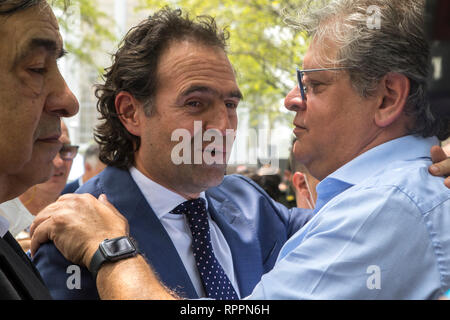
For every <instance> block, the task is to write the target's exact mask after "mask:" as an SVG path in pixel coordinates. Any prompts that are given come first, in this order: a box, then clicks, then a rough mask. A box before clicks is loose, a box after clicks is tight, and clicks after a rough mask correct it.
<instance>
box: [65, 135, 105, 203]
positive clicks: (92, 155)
mask: <svg viewBox="0 0 450 320" xmlns="http://www.w3.org/2000/svg"><path fill="white" fill-rule="evenodd" d="M99 154H100V147H99V145H98V144H97V143H91V144H90V145H89V147H88V148H87V149H86V151H85V152H84V173H83V175H82V176H81V177H79V178H78V179H76V180H74V181H72V182H70V183H68V184H67V185H66V186H65V188H64V189H63V191H62V192H61V195H63V194H66V193H74V192H75V191H76V190H77V189H78V188H79V187H81V186H82V185H83V184H84V183H85V182H86V181H88V180H89V179H91V178H92V177H95V176H96V175H97V174H99V173H100V172H102V171H103V169H105V167H106V165H105V164H104V163H103V162H101V161H100V158H99Z"/></svg>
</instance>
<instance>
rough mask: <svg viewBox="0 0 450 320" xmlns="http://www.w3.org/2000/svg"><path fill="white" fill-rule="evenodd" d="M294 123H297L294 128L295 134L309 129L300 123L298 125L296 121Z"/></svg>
mask: <svg viewBox="0 0 450 320" xmlns="http://www.w3.org/2000/svg"><path fill="white" fill-rule="evenodd" d="M294 125H295V128H294V134H295V135H297V134H299V133H303V132H305V131H307V130H308V129H306V128H305V127H303V126H299V125H297V124H295V123H294Z"/></svg>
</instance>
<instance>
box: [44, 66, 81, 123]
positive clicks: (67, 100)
mask: <svg viewBox="0 0 450 320" xmlns="http://www.w3.org/2000/svg"><path fill="white" fill-rule="evenodd" d="M49 85H50V89H49V90H50V93H49V95H48V96H47V100H46V103H45V109H46V111H47V112H48V113H50V114H53V115H56V116H58V117H71V116H74V115H75V114H77V112H78V109H79V104H78V100H77V98H76V97H75V95H74V94H73V92H72V91H71V90H70V89H69V87H68V86H67V83H66V81H65V80H64V78H63V77H62V75H61V73H60V72H59V70H57V71H56V74H55V75H54V77H53V79H52V81H49Z"/></svg>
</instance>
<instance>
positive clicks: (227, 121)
mask: <svg viewBox="0 0 450 320" xmlns="http://www.w3.org/2000/svg"><path fill="white" fill-rule="evenodd" d="M236 128H237V115H236V109H230V108H227V107H226V106H225V105H223V104H222V105H220V104H219V105H218V106H216V108H213V109H212V110H211V112H209V117H208V122H207V123H206V128H205V130H216V131H219V132H220V133H221V134H222V135H223V136H226V135H227V134H228V133H229V132H227V130H230V129H231V130H236Z"/></svg>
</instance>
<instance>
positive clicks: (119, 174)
mask: <svg viewBox="0 0 450 320" xmlns="http://www.w3.org/2000/svg"><path fill="white" fill-rule="evenodd" d="M107 169H108V170H109V172H105V175H104V182H103V187H102V189H104V190H105V191H106V192H105V193H106V195H107V197H108V199H109V200H110V202H111V203H113V204H114V205H115V206H116V208H117V209H118V210H119V212H121V213H122V214H123V215H124V216H125V217H126V218H127V219H128V223H129V226H130V235H131V236H132V237H133V238H134V239H136V240H137V242H138V245H139V250H140V252H141V253H143V254H144V255H145V258H146V259H147V261H148V262H149V263H150V265H151V266H152V268H153V270H154V271H156V273H157V274H158V277H159V278H160V280H161V281H162V282H163V283H164V284H165V285H166V286H167V287H169V288H171V289H172V290H174V291H176V292H177V293H178V294H180V295H182V296H185V297H187V298H198V295H197V293H196V291H195V289H194V286H193V285H192V282H191V280H190V278H189V275H188V273H187V271H186V269H185V267H184V265H183V262H182V261H181V259H180V257H179V255H178V252H177V250H176V248H175V246H174V245H173V243H172V240H171V239H170V237H169V235H168V234H167V232H166V230H165V229H164V227H163V226H162V224H161V222H160V221H159V219H158V218H157V216H156V214H155V213H154V211H153V209H152V208H151V207H150V206H149V205H148V203H147V200H146V199H145V198H144V196H143V194H142V193H141V191H140V190H139V188H138V186H137V185H136V183H135V182H134V180H133V179H132V178H131V175H130V174H129V172H128V171H124V170H119V169H115V168H107Z"/></svg>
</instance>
